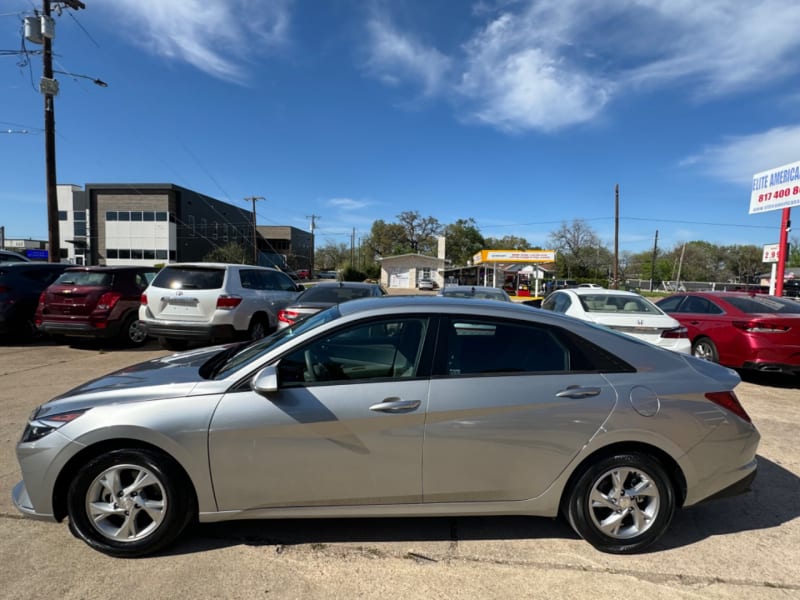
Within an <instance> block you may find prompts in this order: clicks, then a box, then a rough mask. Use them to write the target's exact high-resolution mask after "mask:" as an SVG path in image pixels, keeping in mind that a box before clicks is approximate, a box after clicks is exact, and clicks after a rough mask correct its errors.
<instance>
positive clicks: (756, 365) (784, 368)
mask: <svg viewBox="0 0 800 600" xmlns="http://www.w3.org/2000/svg"><path fill="white" fill-rule="evenodd" d="M742 368H743V369H752V370H754V371H760V372H762V373H784V374H786V375H797V376H800V365H789V364H786V363H772V362H753V361H747V362H745V363H744V364H743V365H742Z"/></svg>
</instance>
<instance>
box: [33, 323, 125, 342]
mask: <svg viewBox="0 0 800 600" xmlns="http://www.w3.org/2000/svg"><path fill="white" fill-rule="evenodd" d="M120 327H121V323H120V322H119V321H107V326H106V327H102V328H101V327H94V326H93V325H92V324H91V323H67V322H65V323H59V322H58V321H44V322H43V323H42V324H41V325H39V326H38V329H39V331H41V332H42V333H46V334H47V335H64V336H69V337H84V338H98V339H106V338H113V337H116V336H117V335H119V331H120Z"/></svg>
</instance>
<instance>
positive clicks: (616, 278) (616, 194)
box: [611, 184, 619, 290]
mask: <svg viewBox="0 0 800 600" xmlns="http://www.w3.org/2000/svg"><path fill="white" fill-rule="evenodd" d="M611 287H612V288H613V289H615V290H618V289H619V184H617V185H615V186H614V283H613V284H612V286H611Z"/></svg>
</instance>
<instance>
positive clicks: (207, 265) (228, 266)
mask: <svg viewBox="0 0 800 600" xmlns="http://www.w3.org/2000/svg"><path fill="white" fill-rule="evenodd" d="M167 267H179V268H180V267H194V268H206V269H262V270H265V271H277V272H279V273H283V271H281V270H280V269H276V268H274V267H262V266H261V265H243V264H239V263H218V262H185V263H169V264H167V265H164V268H165V269H166V268H167ZM284 275H285V273H284ZM287 277H288V275H287Z"/></svg>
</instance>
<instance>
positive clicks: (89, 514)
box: [67, 449, 195, 557]
mask: <svg viewBox="0 0 800 600" xmlns="http://www.w3.org/2000/svg"><path fill="white" fill-rule="evenodd" d="M189 487H190V486H189V485H188V484H187V482H186V478H185V476H184V475H183V473H182V472H181V470H180V469H179V468H178V466H177V465H176V464H175V463H174V462H173V461H172V460H171V459H170V458H169V457H167V456H165V455H163V454H161V453H159V452H154V451H150V450H134V449H130V450H115V451H113V452H109V453H106V454H102V455H101V456H98V457H96V458H94V459H92V460H90V461H89V462H88V463H87V464H86V465H85V466H83V467H82V468H81V469H80V470H79V471H78V473H77V475H76V476H75V478H74V479H73V480H72V483H71V484H70V486H69V490H68V493H67V509H68V514H69V527H70V530H71V531H72V533H73V534H75V536H77V537H78V538H80V539H82V540H83V541H84V542H86V543H87V544H88V545H89V546H91V547H92V548H94V549H95V550H99V551H100V552H104V553H105V554H108V555H110V556H118V557H134V556H142V555H144V554H149V553H152V552H156V551H157V550H159V549H161V548H163V547H164V546H166V545H167V544H169V543H171V542H172V541H174V540H175V538H177V537H178V535H180V533H181V532H182V531H183V530H184V529H185V528H186V526H187V525H188V524H189V522H190V521H191V520H192V519H193V518H194V514H195V509H194V506H195V503H194V501H193V499H192V498H191V496H190V495H189V493H188V492H187V489H189Z"/></svg>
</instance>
